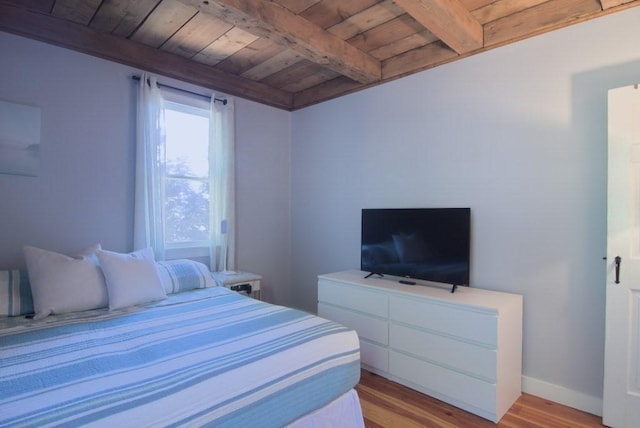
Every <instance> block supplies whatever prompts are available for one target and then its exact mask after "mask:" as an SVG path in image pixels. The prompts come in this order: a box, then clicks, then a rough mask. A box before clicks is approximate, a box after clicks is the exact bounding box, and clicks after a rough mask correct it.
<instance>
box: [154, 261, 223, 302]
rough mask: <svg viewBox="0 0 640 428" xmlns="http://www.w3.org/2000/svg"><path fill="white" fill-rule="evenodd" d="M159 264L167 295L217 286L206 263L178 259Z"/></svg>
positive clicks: (159, 272) (159, 271)
mask: <svg viewBox="0 0 640 428" xmlns="http://www.w3.org/2000/svg"><path fill="white" fill-rule="evenodd" d="M157 264H158V274H159V275H160V280H161V281H162V285H164V290H165V291H166V293H167V294H171V293H178V292H180V291H187V290H193V289H195V288H208V287H215V286H217V283H216V281H215V280H214V279H213V276H212V275H211V272H210V271H209V268H208V267H207V266H206V265H205V264H204V263H200V262H196V261H194V260H187V259H178V260H164V261H160V262H157Z"/></svg>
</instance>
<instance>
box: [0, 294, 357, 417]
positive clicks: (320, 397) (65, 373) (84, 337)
mask: <svg viewBox="0 0 640 428" xmlns="http://www.w3.org/2000/svg"><path fill="white" fill-rule="evenodd" d="M359 376H360V360H359V344H358V337H357V335H356V333H355V332H354V331H353V330H350V329H348V328H346V327H344V326H342V325H339V324H336V323H333V322H331V321H328V320H325V319H323V318H319V317H316V316H314V315H310V314H307V313H305V312H302V311H298V310H294V309H290V308H285V307H282V306H275V305H271V304H268V303H264V302H260V301H258V300H254V299H251V298H248V297H245V296H241V295H238V294H237V293H234V292H231V291H229V290H227V289H225V288H223V287H214V288H208V289H199V290H193V291H189V292H184V293H177V294H173V295H171V296H170V297H169V298H167V299H166V300H163V301H161V302H157V303H154V304H149V305H146V306H140V307H130V308H126V309H123V310H119V311H114V312H108V311H106V310H96V311H89V312H83V313H75V314H66V315H59V316H50V317H47V318H45V319H44V320H41V321H30V320H24V319H20V318H4V319H2V320H1V321H0V426H39V427H40V426H52V425H56V426H78V425H82V426H107V425H109V426H118V427H125V426H136V427H140V426H186V425H189V426H206V425H210V426H216V427H224V426H229V427H238V426H260V427H269V426H273V427H280V426H284V425H287V424H290V423H293V422H294V421H296V420H299V419H300V418H301V417H302V416H304V415H307V414H309V413H312V412H313V411H315V410H316V409H319V408H322V407H324V406H327V405H328V404H329V403H331V402H333V401H334V400H336V399H337V398H338V397H340V396H343V395H344V394H346V393H347V392H349V391H350V390H351V389H352V388H353V387H354V386H355V385H356V384H357V382H358V380H359Z"/></svg>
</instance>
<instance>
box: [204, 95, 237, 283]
mask: <svg viewBox="0 0 640 428" xmlns="http://www.w3.org/2000/svg"><path fill="white" fill-rule="evenodd" d="M215 98H216V97H215V94H213V95H212V96H211V118H210V122H209V133H210V136H209V161H210V162H212V164H213V167H212V173H211V174H210V177H209V178H210V180H209V191H210V195H211V199H210V203H211V204H212V205H211V207H212V212H211V216H210V221H211V223H210V227H209V230H210V234H211V248H210V260H211V269H212V270H216V271H228V270H233V269H234V267H235V236H236V224H235V122H234V110H235V108H234V103H233V99H231V98H230V97H225V99H227V103H226V105H225V104H223V103H221V102H220V101H215Z"/></svg>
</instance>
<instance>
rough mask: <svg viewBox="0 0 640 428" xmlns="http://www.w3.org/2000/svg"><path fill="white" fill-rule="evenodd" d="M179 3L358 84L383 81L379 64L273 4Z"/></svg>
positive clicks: (245, 0) (236, 0)
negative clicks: (267, 41)
mask: <svg viewBox="0 0 640 428" xmlns="http://www.w3.org/2000/svg"><path fill="white" fill-rule="evenodd" d="M179 1H180V2H182V3H185V4H188V5H190V6H194V7H196V8H198V10H200V11H201V12H203V13H207V14H210V15H213V16H215V17H216V18H218V19H221V20H223V21H225V22H228V23H230V24H232V25H234V26H236V27H240V28H242V29H243V30H245V31H247V32H249V33H252V34H255V35H256V36H259V37H265V38H268V39H269V40H271V41H273V42H274V43H277V44H279V45H281V46H284V47H287V48H289V49H291V50H293V51H296V52H298V53H299V54H300V55H302V56H303V57H304V58H306V59H308V60H310V61H312V62H315V63H316V64H319V65H322V66H324V67H327V68H330V69H332V70H334V71H336V72H338V73H340V74H342V75H344V76H347V77H349V78H351V79H353V80H355V81H357V82H361V83H373V82H377V81H379V80H380V76H381V73H382V72H381V68H382V67H381V64H380V61H378V60H377V59H375V58H374V57H372V56H371V55H368V54H366V53H365V52H362V51H361V50H359V49H356V48H355V47H353V46H351V45H350V44H349V43H347V42H345V41H344V40H342V39H341V38H339V37H336V36H335V35H333V34H331V33H329V32H328V31H325V30H324V29H322V28H320V27H318V26H317V25H315V24H313V23H312V22H310V21H308V20H306V19H305V18H303V17H301V16H300V15H296V14H294V13H292V12H291V11H290V10H289V9H287V8H285V7H282V6H281V5H279V4H277V3H274V2H272V1H265V0H179Z"/></svg>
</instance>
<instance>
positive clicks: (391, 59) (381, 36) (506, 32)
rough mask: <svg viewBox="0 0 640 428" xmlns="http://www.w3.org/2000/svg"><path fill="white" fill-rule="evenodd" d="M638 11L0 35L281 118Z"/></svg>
mask: <svg viewBox="0 0 640 428" xmlns="http://www.w3.org/2000/svg"><path fill="white" fill-rule="evenodd" d="M638 5H640V0H632V1H629V0H626V1H625V0H551V1H543V0H0V30H3V31H6V32H11V33H15V34H19V35H22V36H26V37H30V38H34V39H37V40H42V41H44V42H47V43H52V44H55V45H59V46H64V47H67V48H70V49H74V50H78V51H80V52H84V53H87V54H90V55H95V56H99V57H102V58H107V59H110V60H114V61H117V62H120V63H123V64H127V65H130V66H133V67H137V68H140V69H143V70H147V71H150V72H153V73H158V74H162V75H166V76H169V77H172V78H176V79H180V80H183V81H186V82H190V83H194V84H197V85H201V86H204V87H207V88H211V89H213V90H216V91H222V92H226V93H228V94H231V95H237V96H239V97H243V98H247V99H251V100H254V101H258V102H260V103H263V104H267V105H272V106H275V107H279V108H283V109H286V110H295V109H298V108H302V107H306V106H309V105H313V104H316V103H319V102H322V101H325V100H328V99H332V98H335V97H339V96H341V95H344V94H347V93H351V92H354V91H358V90H361V89H364V88H368V87H371V86H373V85H378V84H380V83H383V82H387V81H389V80H393V79H397V78H400V77H403V76H407V75H409V74H412V73H416V72H418V71H422V70H425V69H428V68H431V67H436V66H438V65H441V64H445V63H447V62H450V61H455V60H457V59H460V58H464V57H466V56H469V55H474V54H478V53H481V52H484V51H487V50H489V49H492V48H495V47H498V46H502V45H505V44H508V43H512V42H515V41H518V40H522V39H524V38H527V37H531V36H534V35H537V34H541V33H544V32H547V31H551V30H555V29H558V28H562V27H565V26H567V25H571V24H574V23H578V22H582V21H585V20H588V19H593V18H597V17H600V16H604V15H606V14H609V13H612V12H616V11H619V10H623V9H626V8H629V7H635V6H638Z"/></svg>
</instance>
